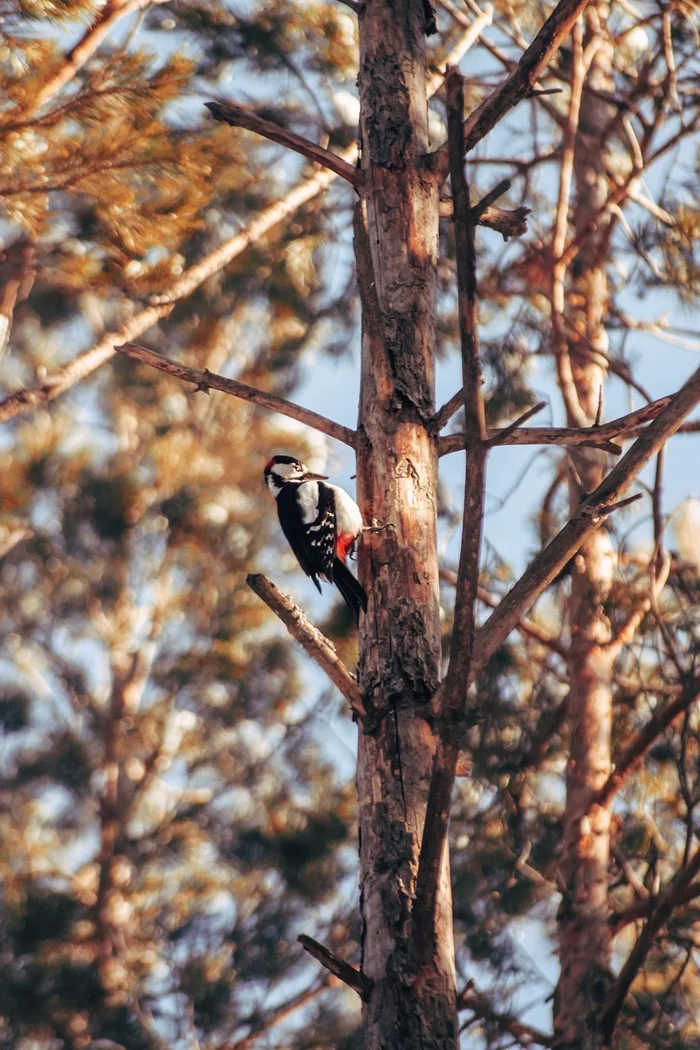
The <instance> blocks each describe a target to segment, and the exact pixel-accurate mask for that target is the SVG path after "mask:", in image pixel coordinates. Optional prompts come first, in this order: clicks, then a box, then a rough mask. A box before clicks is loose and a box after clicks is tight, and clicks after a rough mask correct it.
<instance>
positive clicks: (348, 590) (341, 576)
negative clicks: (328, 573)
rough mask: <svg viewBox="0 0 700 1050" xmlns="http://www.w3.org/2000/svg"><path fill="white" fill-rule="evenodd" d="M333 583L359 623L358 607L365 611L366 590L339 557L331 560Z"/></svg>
mask: <svg viewBox="0 0 700 1050" xmlns="http://www.w3.org/2000/svg"><path fill="white" fill-rule="evenodd" d="M333 583H334V584H335V585H336V587H337V588H338V590H339V591H340V593H341V594H342V596H343V598H344V599H345V601H346V603H347V604H348V605H349V606H350V608H351V609H352V611H353V612H354V613H355V619H356V620H357V622H358V623H359V622H360V609H362V610H363V611H364V612H367V592H366V591H365V589H364V587H363V586H362V584H361V583H359V582H358V581H357V580H356V579H355V577H354V576H353V574H352V573H351V572H350V570H349V569H348V567H347V565H343V563H342V561H341V560H340V558H336V559H335V560H334V562H333Z"/></svg>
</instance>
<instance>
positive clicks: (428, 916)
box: [409, 67, 487, 967]
mask: <svg viewBox="0 0 700 1050" xmlns="http://www.w3.org/2000/svg"><path fill="white" fill-rule="evenodd" d="M446 88H447V129H448V131H447V134H448V143H449V161H450V182H451V184H452V199H453V202H454V231H455V254H456V259H457V310H458V315H459V334H460V345H461V351H462V389H463V390H464V408H465V434H464V445H465V448H466V449H467V452H468V454H467V457H466V464H465V482H464V514H463V519H462V542H461V549H460V555H459V569H458V573H457V581H456V594H455V609H454V623H453V627H452V641H451V645H450V661H449V665H448V669H447V675H446V677H445V680H444V682H443V684H442V687H441V689H440V701H439V703H438V704H437V706H436V707H435V713H436V718H437V721H438V726H439V730H440V731H439V736H438V741H437V747H436V749H435V757H434V759H433V768H432V775H431V779H430V790H429V793H428V802H427V806H426V812H425V823H424V825H423V839H422V842H421V850H420V857H419V860H418V876H417V880H416V894H415V902H414V905H413V916H412V928H411V941H410V947H409V951H410V953H411V956H412V959H413V961H414V963H415V964H416V965H417V966H418V967H422V966H424V965H426V964H428V962H429V960H430V959H431V957H432V953H433V946H434V943H435V923H436V914H437V897H438V893H437V891H438V885H439V882H440V870H441V867H442V858H443V852H444V849H445V844H446V839H447V826H448V823H449V815H450V802H451V799H452V791H453V788H454V782H455V774H456V769H457V761H458V758H459V740H458V734H456V733H455V731H454V730H455V725H454V723H455V721H456V719H457V718H458V717H459V713H460V710H461V708H462V705H463V702H464V682H465V681H467V679H468V677H469V668H470V664H471V659H472V651H473V646H474V633H475V628H476V600H477V587H478V581H479V557H480V553H481V533H482V526H483V517H484V499H485V481H486V456H487V443H486V419H485V415H484V398H483V393H482V382H483V380H482V372H481V360H480V355H479V330H478V304H477V281H476V238H475V231H476V228H475V223H474V219H473V215H472V207H471V204H470V200H469V184H468V181H467V175H466V171H465V164H464V153H465V151H464V120H463V116H464V79H463V77H462V75H461V74H460V73H459V71H458V70H457V69H456V68H452V67H450V68H449V69H448V72H447V78H446Z"/></svg>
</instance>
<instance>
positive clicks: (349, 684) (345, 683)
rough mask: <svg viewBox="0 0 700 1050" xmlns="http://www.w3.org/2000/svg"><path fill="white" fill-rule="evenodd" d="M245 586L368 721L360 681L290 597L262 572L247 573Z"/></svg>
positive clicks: (356, 712)
mask: <svg viewBox="0 0 700 1050" xmlns="http://www.w3.org/2000/svg"><path fill="white" fill-rule="evenodd" d="M246 583H247V584H248V586H249V587H250V588H251V590H253V591H255V593H256V594H257V596H258V597H259V598H262V600H263V601H264V602H265V604H266V605H267V606H268V608H270V609H272V611H273V613H274V614H275V615H276V616H278V617H279V618H280V620H281V621H282V623H283V624H284V626H285V627H286V628H287V630H288V631H289V633H290V634H291V635H292V637H293V638H295V639H296V640H297V642H299V644H300V645H301V647H302V649H304V651H305V652H307V653H308V654H309V656H310V657H311V658H312V660H314V662H315V663H317V664H318V666H319V667H320V668H321V670H322V671H325V672H326V674H327V675H328V677H329V678H330V680H331V682H333V685H335V686H336V687H337V688H338V689H339V690H340V692H341V693H342V694H343V696H344V697H345V699H346V700H347V702H348V703H349V704H350V706H351V708H352V709H353V711H354V712H355V714H356V715H357V716H358V718H366V717H367V710H366V708H365V704H364V700H363V698H362V693H361V692H360V687H359V685H358V684H357V680H356V679H355V678H353V676H352V675H351V674H350V672H349V671H348V669H347V667H346V666H345V664H344V663H343V662H342V660H341V659H340V658H339V656H338V654H337V653H336V651H335V649H334V647H333V645H332V643H331V642H329V641H328V639H327V638H326V637H325V636H324V635H322V634H321V632H320V631H319V630H318V628H317V627H314V625H313V624H312V623H310V622H309V621H308V620H307V618H306V616H305V615H304V613H303V612H302V611H301V609H300V608H299V606H298V605H297V604H296V602H295V601H293V599H292V598H290V597H289V595H288V594H284V593H283V592H282V591H280V590H279V589H278V588H277V587H276V586H275V584H274V583H273V582H272V580H268V578H267V576H263V575H262V573H255V572H250V573H248V575H247V576H246Z"/></svg>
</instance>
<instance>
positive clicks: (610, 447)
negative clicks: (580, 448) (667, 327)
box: [435, 391, 672, 456]
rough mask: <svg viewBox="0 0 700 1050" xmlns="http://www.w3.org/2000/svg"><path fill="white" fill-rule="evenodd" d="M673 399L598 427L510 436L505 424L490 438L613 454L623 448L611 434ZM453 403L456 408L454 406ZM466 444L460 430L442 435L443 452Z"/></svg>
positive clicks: (457, 398)
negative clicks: (585, 448)
mask: <svg viewBox="0 0 700 1050" xmlns="http://www.w3.org/2000/svg"><path fill="white" fill-rule="evenodd" d="M461 400H462V393H461V391H460V392H459V393H457V394H455V395H454V396H453V397H451V398H450V400H449V401H448V402H447V404H446V405H444V406H443V408H441V409H440V411H439V412H438V413H437V415H436V416H435V419H436V420H437V419H438V418H439V417H444V415H445V414H446V412H447V409H448V408H451V409H452V411H451V413H450V414H452V413H453V412H456V411H457V409H458V408H459V405H460V403H461ZM671 400H672V398H671V396H670V395H669V396H666V397H660V398H658V399H657V400H656V401H652V402H651V403H650V404H648V405H643V406H642V407H641V408H637V409H635V410H634V412H628V413H627V415H625V416H620V417H619V419H613V420H611V421H610V422H609V423H603V424H602V425H601V426H598V427H596V426H591V427H524V428H523V429H522V430H520V429H516V430H513V431H511V432H510V433H509V434H508V435H507V436H506V437H504V434H505V433H506V432H507V431H510V427H503V428H495V429H491V430H489V432H488V439H489V442H490V443H491V444H493V445H584V446H587V447H589V448H600V449H603V450H604V451H606V452H610V453H612V454H613V455H620V453H621V451H622V449H621V448H620V446H619V445H616V444H614V443H613V442H612V441H611V438H615V437H621V436H622V435H623V434H626V435H632V434H634V433H635V432H636V431H638V430H639V428H640V427H642V426H643V425H644V424H645V423H648V422H649V421H650V420H652V419H655V418H656V417H657V416H658V415H659V413H660V412H662V411H663V409H664V408H666V406H667V405H668V404H669V403H670V401H671ZM453 405H454V408H452V406H453ZM448 418H449V417H448ZM463 448H464V437H463V435H462V434H460V433H458V434H446V435H445V436H444V437H441V438H440V443H439V449H440V455H441V456H446V455H449V454H450V453H451V452H461V451H462V449H463Z"/></svg>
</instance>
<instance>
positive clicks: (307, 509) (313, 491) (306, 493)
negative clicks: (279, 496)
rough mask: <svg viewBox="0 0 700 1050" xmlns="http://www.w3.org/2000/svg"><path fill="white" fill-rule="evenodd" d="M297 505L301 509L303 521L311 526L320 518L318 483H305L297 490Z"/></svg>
mask: <svg viewBox="0 0 700 1050" xmlns="http://www.w3.org/2000/svg"><path fill="white" fill-rule="evenodd" d="M297 503H298V504H299V507H300V509H301V520H302V521H303V522H304V524H305V525H310V524H311V523H312V522H313V521H316V518H317V517H318V482H317V481H304V482H302V484H301V485H299V487H298V489H297Z"/></svg>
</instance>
